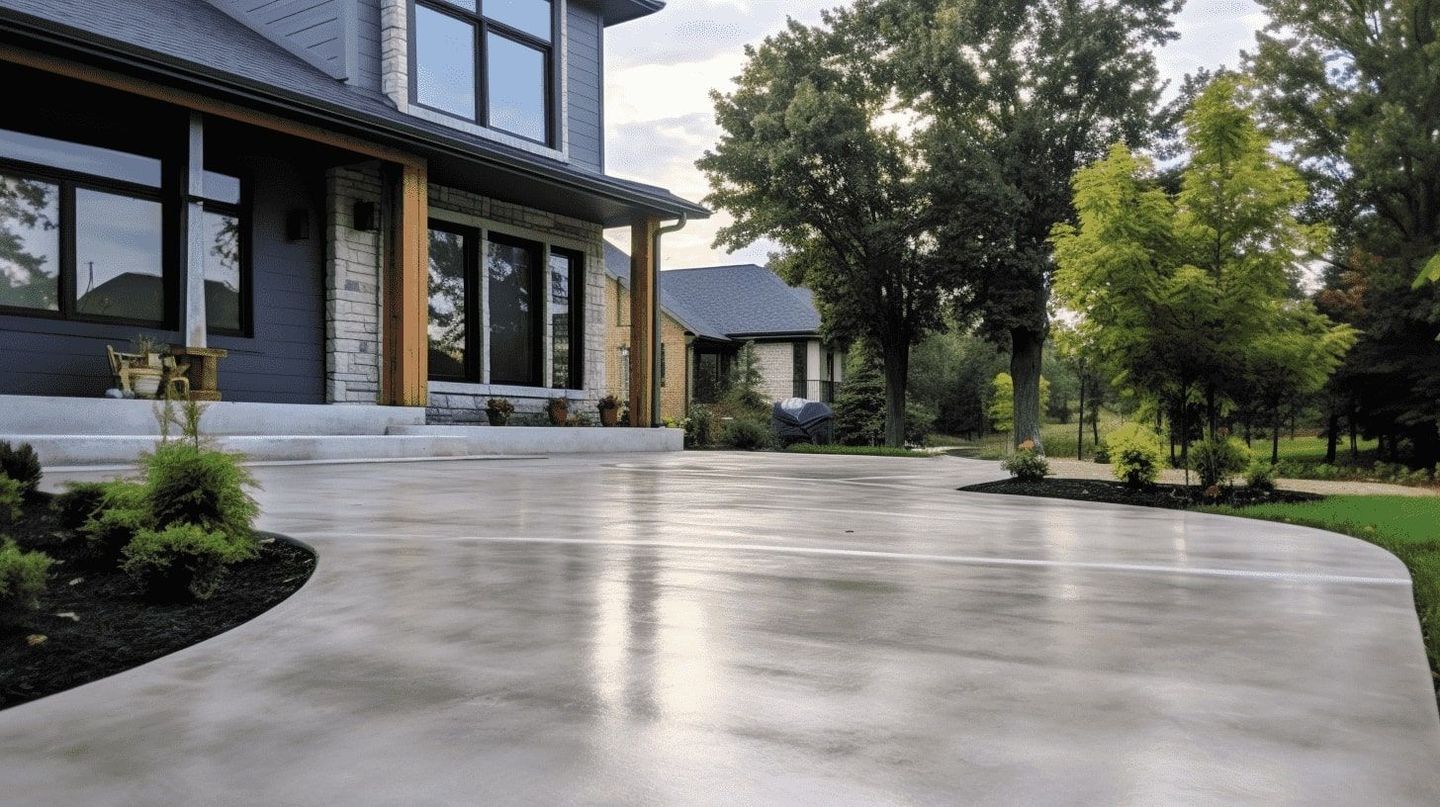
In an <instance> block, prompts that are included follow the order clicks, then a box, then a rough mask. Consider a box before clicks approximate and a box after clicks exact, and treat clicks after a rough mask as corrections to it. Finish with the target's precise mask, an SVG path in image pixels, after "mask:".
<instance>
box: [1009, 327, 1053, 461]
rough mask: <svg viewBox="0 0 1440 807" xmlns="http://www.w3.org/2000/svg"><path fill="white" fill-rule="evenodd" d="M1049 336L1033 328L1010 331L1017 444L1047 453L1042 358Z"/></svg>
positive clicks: (1011, 374)
mask: <svg viewBox="0 0 1440 807" xmlns="http://www.w3.org/2000/svg"><path fill="white" fill-rule="evenodd" d="M1044 349H1045V334H1044V333H1043V332H1041V331H1034V330H1030V329H1029V328H1014V329H1011V331H1010V378H1011V380H1012V381H1013V382H1014V385H1015V445H1016V447H1019V445H1020V444H1021V443H1023V442H1025V441H1026V440H1031V441H1033V442H1034V443H1035V448H1036V449H1037V450H1040V451H1044V446H1043V445H1042V443H1041V440H1040V359H1041V353H1042V352H1043V351H1044Z"/></svg>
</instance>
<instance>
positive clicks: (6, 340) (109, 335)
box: [0, 160, 325, 403]
mask: <svg viewBox="0 0 1440 807" xmlns="http://www.w3.org/2000/svg"><path fill="white" fill-rule="evenodd" d="M244 167H245V168H246V169H248V170H247V173H249V174H250V175H251V176H252V177H253V179H252V183H253V184H252V191H251V193H252V199H253V206H252V211H251V218H250V250H251V252H250V265H251V267H252V274H251V277H252V285H253V289H254V291H253V294H254V308H253V317H252V318H253V321H254V328H253V331H252V333H253V338H239V337H230V336H212V337H210V345H211V346H212V347H220V348H225V349H227V350H229V351H230V355H229V357H228V358H226V359H225V360H224V361H223V362H221V364H220V390H221V393H222V395H223V396H224V398H225V400H229V401H268V402H285V403H324V399H325V354H324V346H325V326H324V306H325V303H324V300H325V297H324V275H323V272H322V253H321V242H322V238H321V232H322V229H323V228H322V216H321V212H320V207H319V205H317V201H318V196H317V194H318V193H319V192H320V190H319V188H318V187H317V186H316V185H315V184H313V183H310V182H306V181H304V180H303V179H302V178H301V176H302V175H301V173H300V169H297V168H294V167H291V166H290V165H288V164H286V163H281V162H277V161H269V160H256V161H249V162H247V164H246V165H245V166H244ZM296 209H306V210H308V211H309V215H310V238H309V240H306V241H297V242H289V241H286V240H285V229H284V228H285V216H286V212H287V211H290V210H296ZM139 332H140V329H139V328H136V327H135V326H130V325H100V324H94V323H83V322H63V321H58V320H47V319H39V318H34V317H23V316H0V393H7V394H27V395H75V396H98V395H102V394H104V392H105V389H106V388H107V387H109V386H110V384H111V380H110V369H109V364H108V362H107V360H106V358H105V346H106V345H107V344H108V345H113V346H114V347H115V348H116V349H117V350H122V351H123V350H126V349H128V346H129V343H130V340H131V339H132V338H133V337H134V336H135V335H136V334H137V333H139ZM146 333H148V334H150V335H151V336H153V337H155V338H156V339H158V340H160V341H163V342H168V343H174V342H177V341H178V340H179V338H180V335H179V334H178V333H177V332H175V331H146Z"/></svg>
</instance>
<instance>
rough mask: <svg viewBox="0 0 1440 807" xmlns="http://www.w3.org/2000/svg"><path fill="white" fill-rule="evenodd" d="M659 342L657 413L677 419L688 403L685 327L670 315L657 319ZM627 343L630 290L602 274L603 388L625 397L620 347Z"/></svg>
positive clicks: (626, 346)
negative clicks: (661, 360)
mask: <svg viewBox="0 0 1440 807" xmlns="http://www.w3.org/2000/svg"><path fill="white" fill-rule="evenodd" d="M660 343H661V344H662V345H664V346H665V380H664V384H663V385H661V387H660V416H661V417H662V418H669V419H675V420H679V419H681V418H683V417H685V412H686V410H687V409H688V406H687V404H688V403H689V390H688V383H689V356H690V353H689V344H688V340H687V339H686V337H685V328H684V327H683V326H682V325H681V324H680V323H679V322H677V321H675V319H674V318H673V317H670V316H669V315H663V316H662V317H661V321H660ZM629 347H630V293H629V292H627V291H626V290H625V289H623V288H621V286H620V281H618V280H616V279H615V278H613V277H609V276H606V278H605V378H606V379H607V385H606V392H607V394H610V395H614V396H616V397H617V398H620V399H621V400H622V401H624V400H628V399H629V395H630V391H629V379H628V377H627V375H626V370H625V362H624V359H623V358H622V356H623V353H622V348H625V349H628V348H629Z"/></svg>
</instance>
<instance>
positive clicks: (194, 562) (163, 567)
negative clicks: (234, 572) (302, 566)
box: [120, 524, 257, 600]
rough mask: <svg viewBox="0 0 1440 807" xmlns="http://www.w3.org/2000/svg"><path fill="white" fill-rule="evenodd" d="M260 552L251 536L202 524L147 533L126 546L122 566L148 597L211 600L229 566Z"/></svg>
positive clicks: (142, 531) (145, 531) (139, 535)
mask: <svg viewBox="0 0 1440 807" xmlns="http://www.w3.org/2000/svg"><path fill="white" fill-rule="evenodd" d="M256 554H257V550H256V545H255V542H254V541H253V540H250V539H249V538H239V537H236V536H235V535H233V534H228V533H226V532H223V531H221V530H209V529H206V528H204V527H202V526H200V525H198V524H172V525H171V526H169V527H166V528H164V529H162V530H151V529H145V530H141V531H140V532H138V533H136V534H135V538H134V540H132V541H131V542H130V544H129V545H128V546H126V547H125V552H124V556H125V560H124V562H123V563H122V564H121V565H120V568H121V569H123V570H124V571H125V573H126V574H127V575H129V576H130V578H131V579H132V580H134V581H135V582H136V583H137V584H139V586H140V588H141V589H142V590H144V591H145V593H146V594H148V595H150V596H152V597H155V598H157V599H167V600H171V599H183V598H184V597H185V596H186V595H187V594H188V595H189V596H191V597H194V598H195V599H197V600H208V599H210V597H212V596H214V594H215V592H216V591H218V590H219V588H220V583H221V582H222V581H223V580H224V577H225V572H226V570H227V569H228V568H229V567H230V565H231V564H234V563H239V562H240V561H242V560H248V559H250V558H253V557H255V555H256Z"/></svg>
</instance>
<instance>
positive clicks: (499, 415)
mask: <svg viewBox="0 0 1440 807" xmlns="http://www.w3.org/2000/svg"><path fill="white" fill-rule="evenodd" d="M513 414H515V404H513V403H510V402H509V401H508V400H506V399H504V398H491V399H490V400H488V401H486V402H485V417H486V418H487V419H488V420H489V421H490V425H491V426H504V425H505V424H506V423H509V422H510V416H511V415H513Z"/></svg>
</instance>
